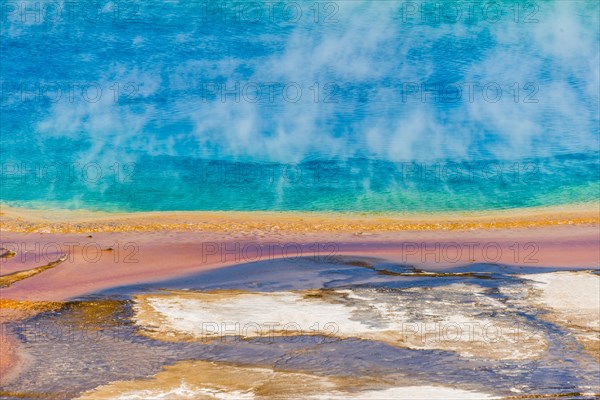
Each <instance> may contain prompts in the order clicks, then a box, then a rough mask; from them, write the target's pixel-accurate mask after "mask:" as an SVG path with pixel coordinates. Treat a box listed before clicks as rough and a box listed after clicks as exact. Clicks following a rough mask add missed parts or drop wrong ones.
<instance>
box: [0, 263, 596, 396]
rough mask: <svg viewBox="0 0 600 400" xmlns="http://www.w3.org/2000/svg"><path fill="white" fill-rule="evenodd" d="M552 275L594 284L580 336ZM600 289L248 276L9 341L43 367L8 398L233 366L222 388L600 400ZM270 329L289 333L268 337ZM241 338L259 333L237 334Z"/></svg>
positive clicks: (81, 309) (162, 294)
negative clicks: (548, 293)
mask: <svg viewBox="0 0 600 400" xmlns="http://www.w3.org/2000/svg"><path fill="white" fill-rule="evenodd" d="M540 273H543V274H544V275H539V274H540ZM546 274H547V275H546ZM557 274H558V275H557ZM561 274H562V275H561ZM538 276H546V277H555V278H556V282H558V284H560V285H562V286H558V287H565V285H567V284H568V282H569V280H568V279H566V278H565V277H571V278H572V277H577V279H578V281H577V282H578V284H579V285H581V283H580V282H587V283H589V285H587V286H585V285H584V286H582V287H584V288H588V289H589V290H591V292H589V293H577V290H574V291H568V290H567V295H568V296H575V297H572V298H570V299H566V300H569V301H570V303H568V304H567V303H566V304H567V305H570V306H573V305H577V304H578V303H577V302H576V300H578V299H583V301H584V303H582V304H581V307H580V309H581V310H583V311H586V310H587V312H588V314H587V315H583V316H582V315H580V316H579V320H578V321H579V322H578V323H577V324H570V322H569V321H568V320H565V319H564V318H562V319H561V318H558V317H556V318H555V317H553V316H556V315H559V314H557V313H558V311H557V310H559V309H558V308H556V307H560V304H558V303H557V304H550V305H548V304H545V303H542V300H543V299H544V296H543V294H544V293H545V292H544V290H546V286H540V285H541V283H539V282H538V283H537V286H536V282H537V281H535V280H533V279H528V278H529V277H531V278H533V277H538ZM537 279H539V278H537ZM599 280H600V276H599V275H598V272H597V271H579V272H577V271H571V272H556V270H552V269H543V270H542V269H537V268H518V267H508V266H498V265H484V264H471V265H469V266H465V267H460V268H455V269H452V270H445V271H443V272H441V273H440V272H439V271H436V272H435V273H433V272H427V271H422V270H419V269H415V268H413V267H411V266H407V265H397V264H392V263H389V262H385V261H382V260H376V259H371V258H357V257H352V258H342V257H337V258H327V259H314V258H303V259H298V260H296V261H295V262H289V261H286V262H284V261H268V262H259V263H251V264H245V265H239V266H234V267H229V268H223V269H220V270H217V271H210V272H205V273H201V274H196V275H192V276H189V277H185V278H180V279H176V280H171V281H165V282H159V283H153V284H142V285H138V286H134V287H132V286H130V287H121V288H115V289H112V290H109V291H106V292H103V293H98V294H94V295H91V296H87V297H85V298H81V299H74V300H73V301H72V302H69V303H67V304H65V305H64V306H63V307H62V308H61V309H60V310H58V311H48V312H45V313H41V314H39V315H37V316H36V317H34V318H31V319H30V320H27V321H25V322H23V323H19V324H13V325H12V326H9V327H8V329H9V330H10V331H12V332H15V333H16V334H17V335H18V338H19V340H20V341H21V343H22V348H23V350H24V352H25V354H26V357H27V362H26V363H25V366H24V369H23V372H22V373H21V374H20V375H19V377H18V378H17V379H16V380H14V381H13V382H11V383H10V384H9V385H7V386H6V387H5V388H3V390H4V394H6V395H9V394H11V393H12V394H13V395H15V396H16V395H19V394H21V395H22V394H27V393H28V394H31V395H39V396H41V397H48V398H73V397H77V396H80V395H81V394H82V393H84V392H86V391H89V390H92V389H94V388H97V387H98V386H101V385H107V384H109V383H110V382H114V381H131V380H135V379H141V378H147V377H151V376H153V375H155V374H157V373H160V372H161V371H163V367H165V366H169V365H175V367H174V368H177V366H178V365H179V364H177V363H178V362H188V361H190V362H191V360H202V361H219V362H226V363H229V364H217V367H215V366H211V367H210V368H212V369H211V371H212V372H211V373H212V374H213V375H214V374H215V373H216V372H215V368H216V371H222V374H224V376H227V374H231V371H229V372H228V370H231V369H232V368H238V367H240V366H243V367H249V366H250V367H251V366H255V367H262V368H267V369H269V370H274V371H279V372H286V373H288V372H289V373H302V374H309V375H310V376H312V377H313V378H314V377H315V376H318V377H321V378H323V379H337V381H336V383H335V385H334V386H335V387H334V386H332V387H331V388H330V389H331V390H332V393H333V392H334V391H335V392H336V393H337V392H339V391H340V390H342V389H343V390H350V389H352V390H353V391H358V393H362V392H364V391H365V390H374V389H378V390H388V389H390V388H399V387H408V386H434V387H435V386H445V387H452V388H456V389H460V390H465V391H474V392H477V393H485V394H489V395H494V396H533V395H540V394H552V393H555V394H559V393H560V394H563V395H564V394H567V393H571V395H570V397H572V398H577V397H581V398H586V396H588V397H589V396H590V395H591V394H593V393H599V392H600V382H599V379H600V376H599V369H600V364H599V363H598V361H599V360H598V358H597V351H595V349H597V347H598V343H599V342H598V334H599V332H598V328H597V320H598V318H599V316H598V314H597V313H596V312H595V309H594V308H593V306H589V304H587V303H593V297H589V296H590V295H594V293H595V292H594V291H595V290H597V288H598V287H599V286H598V281H599ZM548 287H550V286H548ZM580 291H581V290H580ZM573 292H574V293H573ZM577 296H580V297H577ZM553 298H554V299H555V298H557V296H556V295H554V297H553ZM585 302H587V303H585ZM561 304H562V303H561ZM586 304H587V305H586ZM553 307H554V308H553ZM590 307H591V308H590ZM144 310H145V311H144ZM142 311H143V312H142ZM563 312H564V310H563ZM582 318H583V319H582ZM583 320H585V321H587V322H586V323H587V325H585V324H582V323H581V321H583ZM266 322H273V323H279V324H280V326H279V327H278V328H273V329H271V330H265V329H264V327H265V326H268V325H265V324H266ZM588 322H589V323H588ZM235 323H239V324H241V326H242V327H243V326H244V325H248V324H251V323H254V324H255V325H258V326H259V328H252V329H246V330H245V331H244V330H243V329H240V328H237V330H236V328H235V327H234V324H235ZM290 323H295V324H296V325H289V324H290ZM326 323H330V325H328V326H325V325H326ZM211 324H212V325H211ZM223 324H225V325H223ZM286 324H287V325H286ZM584 325H585V326H584ZM282 326H286V328H285V329H284V328H282ZM260 327H262V328H263V330H261V328H260ZM257 332H258V333H257ZM199 365H201V367H198V366H196V367H197V368H201V369H200V370H196V371H195V372H193V371H194V367H189V368H183V370H186V371H191V372H190V374H192V375H193V376H195V377H197V376H204V375H202V373H203V372H202V371H204V372H206V371H207V368H208V367H206V365H205V364H201V363H200V364H199ZM206 373H207V372H206ZM179 374H180V375H181V373H179ZM213 375H210V374H209V375H207V376H213ZM303 376H304V375H303ZM313 378H311V379H313ZM184 379H185V376H182V377H181V380H182V382H183V380H184ZM290 379H291V378H290ZM294 379H296V378H294ZM298 379H300V378H298ZM319 379H320V378H319ZM167 381H168V380H167ZM159 382H162V381H160V380H159ZM165 382H166V381H165ZM349 382H352V383H349ZM155 383H156V382H155ZM180 383H181V382H180ZM178 384H179V383H178ZM182 384H183V383H182ZM361 385H362V386H361ZM326 386H327V385H326ZM211 387H212V386H211ZM219 387H220V386H219ZM327 387H329V386H327ZM155 389H156V388H155ZM169 390H171V389H169ZM178 390H179V389H178ZM203 390H205V389H203ZM206 390H208V389H206ZM211 390H213V389H211ZM232 390H233V389H232ZM240 390H241V389H240ZM273 390H276V389H273ZM319 390H320V392H319V393H321V394H323V393H324V392H323V390H324V389H322V388H321V389H319ZM390 390H391V389H390ZM192 392H193V390H192ZM192 392H190V393H192ZM217 392H218V391H217ZM144 393H146V394H145V395H144V396H146V397H147V398H178V397H181V398H194V396H196V397H197V398H203V397H202V396H200V394H198V393H199V392H198V393H196V394H193V393H192V394H190V395H189V396H192V397H189V396H188V397H186V396H187V394H186V393H187V392H186V391H179V392H177V391H175V392H173V391H171V392H169V391H166V392H165V393H171V395H166V397H157V396H155V397H152V396H153V395H152V393H150V392H144ZM178 393H179V394H178ZM202 393H203V394H202V395H203V396H208V397H206V398H211V397H210V396H213V397H214V396H217V395H216V394H215V393H216V392H215V393H213V392H210V391H209V392H206V393H205V392H202ZM207 393H208V394H207ZM211 393H212V394H211ZM219 393H220V392H219ZM232 393H234V394H235V391H233V392H232ZM243 393H245V394H248V393H246V392H243ZM243 393H242V392H240V393H238V395H239V396H238V397H237V398H242V397H241V396H242V394H243ZM277 393H279V392H277ZM188 394H189V393H188ZM217 394H218V393H217ZM221 394H222V395H223V396H225V394H226V392H223V393H221ZM250 394H252V393H250ZM281 394H282V395H283V394H284V393H283V392H282V393H281ZM255 395H256V396H258V397H257V398H260V396H259V394H256V393H255ZM381 395H382V396H383V395H384V392H381ZM388 395H389V393H388ZM286 396H291V397H285V398H298V397H297V396H298V394H296V395H294V394H289V393H288V394H287V395H286ZM294 396H296V397H294ZM116 397H119V396H116ZM332 397H333V395H332ZM122 398H143V396H142V397H122ZM214 398H236V397H235V396H234V397H218V396H217V397H214ZM325 398H327V397H325ZM373 398H377V396H376V397H373Z"/></svg>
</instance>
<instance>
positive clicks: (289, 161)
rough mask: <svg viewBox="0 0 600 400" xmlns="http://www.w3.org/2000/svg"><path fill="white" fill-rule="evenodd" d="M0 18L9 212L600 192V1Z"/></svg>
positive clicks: (590, 196) (408, 203)
mask: <svg viewBox="0 0 600 400" xmlns="http://www.w3.org/2000/svg"><path fill="white" fill-rule="evenodd" d="M36 7H37V8H36ZM436 7H437V8H436ZM1 11H2V15H1V18H2V19H1V21H2V26H1V28H0V33H1V42H0V50H1V53H2V54H1V55H2V62H1V64H0V74H1V80H2V87H1V88H2V96H1V106H2V107H1V109H0V117H1V121H0V122H1V124H0V133H1V135H0V143H1V152H0V157H1V160H0V161H1V164H2V175H1V185H2V186H1V187H2V189H1V191H0V201H1V202H3V203H7V204H11V205H16V206H27V207H56V208H87V209H97V210H108V211H144V210H318V211H328V210H332V211H403V212H412V211H417V212H418V211H445V210H482V209H503V208H514V207H532V206H544V205H559V204H568V203H574V202H577V203H580V202H593V201H597V200H598V199H599V198H600V184H599V179H598V178H599V176H600V164H599V157H600V151H599V146H600V143H599V133H600V118H599V114H600V110H599V102H600V99H599V91H600V58H599V47H600V19H599V15H600V3H598V2H593V1H578V0H569V1H537V2H535V1H534V2H513V1H501V2H482V3H477V4H475V5H474V4H473V3H472V2H463V1H457V2H452V3H444V2H440V3H438V2H425V3H421V2H400V1H373V2H367V1H346V0H345V1H336V2H326V1H323V2H314V1H306V2H303V1H301V2H291V1H289V2H217V3H214V2H190V1H169V2H160V1H146V2H137V1H127V2H103V1H100V2H96V3H88V2H73V3H68V2H67V3H60V4H59V3H54V2H33V1H31V2H17V3H14V2H4V3H2V9H1Z"/></svg>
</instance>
